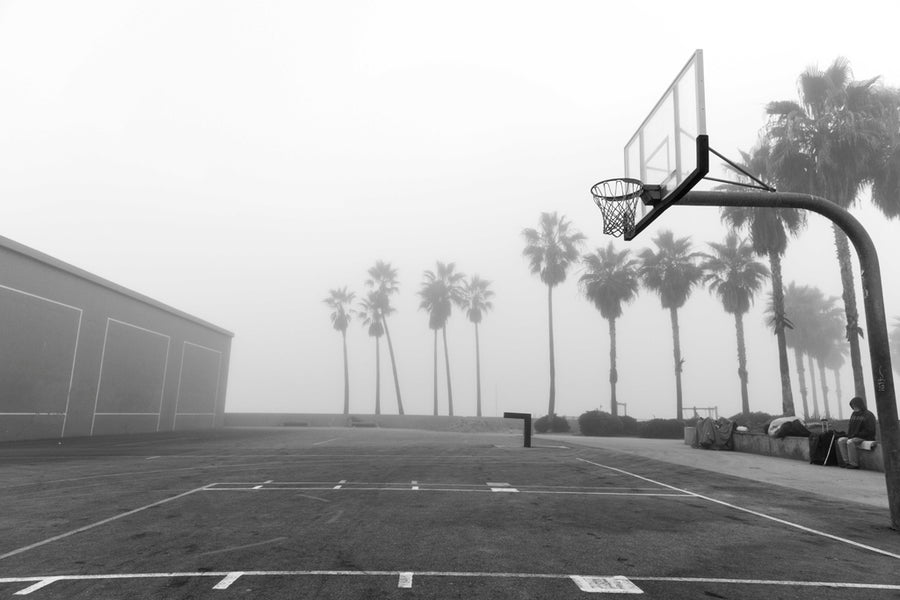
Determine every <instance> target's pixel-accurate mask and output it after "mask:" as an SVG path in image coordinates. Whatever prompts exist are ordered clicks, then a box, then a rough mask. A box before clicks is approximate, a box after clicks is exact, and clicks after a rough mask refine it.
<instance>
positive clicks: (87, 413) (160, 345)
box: [0, 237, 233, 441]
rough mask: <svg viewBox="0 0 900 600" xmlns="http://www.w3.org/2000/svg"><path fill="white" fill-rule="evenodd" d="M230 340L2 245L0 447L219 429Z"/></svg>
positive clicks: (43, 257)
mask: <svg viewBox="0 0 900 600" xmlns="http://www.w3.org/2000/svg"><path fill="white" fill-rule="evenodd" d="M232 337H233V334H232V333H230V332H229V331H226V330H224V329H221V328H219V327H216V326H215V325H212V324H210V323H206V322H205V321H202V320H201V319H198V318H196V317H193V316H191V315H188V314H186V313H183V312H181V311H178V310H176V309H174V308H171V307H169V306H166V305H164V304H162V303H160V302H157V301H155V300H153V299H151V298H148V297H146V296H142V295H141V294H138V293H136V292H132V291H130V290H127V289H125V288H123V287H121V286H118V285H116V284H114V283H112V282H109V281H106V280H104V279H101V278H99V277H97V276H95V275H92V274H90V273H88V272H86V271H83V270H81V269H78V268H76V267H73V266H71V265H68V264H65V263H63V262H61V261H58V260H56V259H54V258H52V257H50V256H47V255H45V254H42V253H40V252H37V251H35V250H32V249H30V248H27V247H25V246H22V245H21V244H18V243H16V242H13V241H12V240H8V239H6V238H2V237H0V441H6V440H22V439H36V438H58V437H73V436H89V435H103V434H121V433H138V432H141V433H144V432H153V431H173V430H177V429H197V428H209V427H221V426H222V424H223V421H224V412H225V392H226V384H227V380H228V362H229V357H230V352H231V339H232Z"/></svg>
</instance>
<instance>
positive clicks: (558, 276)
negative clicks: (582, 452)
mask: <svg viewBox="0 0 900 600" xmlns="http://www.w3.org/2000/svg"><path fill="white" fill-rule="evenodd" d="M522 237H524V238H525V249H524V250H523V251H522V254H523V255H524V256H525V257H527V258H528V263H529V266H530V268H531V273H532V274H533V275H538V276H539V277H540V278H541V281H543V282H544V283H545V284H546V285H547V315H548V323H549V329H550V406H549V408H548V410H547V414H548V415H550V416H553V415H555V414H556V359H555V356H554V351H553V288H555V287H556V286H558V285H559V284H561V283H562V282H564V281H565V280H566V272H567V271H568V270H569V267H571V266H572V263H574V262H575V261H576V260H578V255H579V250H580V248H581V246H582V244H583V243H584V239H585V237H584V235H583V234H582V233H580V232H579V231H577V230H576V229H574V228H573V227H572V224H571V222H570V221H569V220H568V219H566V217H565V215H563V216H560V215H558V214H557V213H556V212H552V213H548V212H543V213H541V218H540V221H539V224H538V229H532V228H527V229H524V230H522Z"/></svg>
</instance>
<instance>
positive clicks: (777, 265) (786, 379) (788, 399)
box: [769, 250, 797, 416]
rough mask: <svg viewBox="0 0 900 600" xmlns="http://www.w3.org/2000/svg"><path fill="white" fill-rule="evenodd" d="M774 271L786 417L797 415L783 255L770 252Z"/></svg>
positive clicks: (782, 392) (783, 406)
mask: <svg viewBox="0 0 900 600" xmlns="http://www.w3.org/2000/svg"><path fill="white" fill-rule="evenodd" d="M769 266H770V267H771V271H772V305H773V308H774V309H775V338H776V340H777V341H778V369H779V371H780V372H781V412H782V414H783V415H785V416H792V415H796V414H797V412H796V409H795V408H794V393H793V390H791V367H790V365H789V364H788V354H787V341H786V340H785V335H784V282H783V280H782V278H781V255H780V254H778V253H777V252H775V251H774V250H770V251H769Z"/></svg>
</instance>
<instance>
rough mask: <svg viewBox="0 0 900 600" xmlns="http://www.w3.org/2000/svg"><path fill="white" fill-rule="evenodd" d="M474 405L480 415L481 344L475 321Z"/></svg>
mask: <svg viewBox="0 0 900 600" xmlns="http://www.w3.org/2000/svg"><path fill="white" fill-rule="evenodd" d="M475 403H476V404H475V405H476V414H477V415H478V416H479V417H480V416H481V346H480V344H479V343H478V323H475Z"/></svg>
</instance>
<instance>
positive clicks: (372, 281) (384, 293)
mask: <svg viewBox="0 0 900 600" xmlns="http://www.w3.org/2000/svg"><path fill="white" fill-rule="evenodd" d="M368 272H369V279H367V280H366V287H368V288H370V289H372V291H374V292H375V293H376V294H377V300H376V301H377V304H378V311H379V313H380V314H381V325H382V327H384V337H386V338H387V343H388V353H389V354H390V356H391V371H392V372H393V374H394V389H395V390H396V392H397V412H398V414H401V415H402V414H403V400H402V399H401V397H400V379H399V378H398V377H397V361H396V359H395V358H394V344H393V343H392V342H391V330H390V329H389V328H388V322H387V317H388V315H389V314H391V313H392V312H394V308H393V307H392V306H391V296H393V295H394V294H396V293H397V292H398V291H399V289H400V287H399V285H398V283H397V270H396V269H394V268H393V267H392V266H391V263H386V262H384V261H382V260H378V261H375V266H373V267H371V268H370V269H369V271H368Z"/></svg>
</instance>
